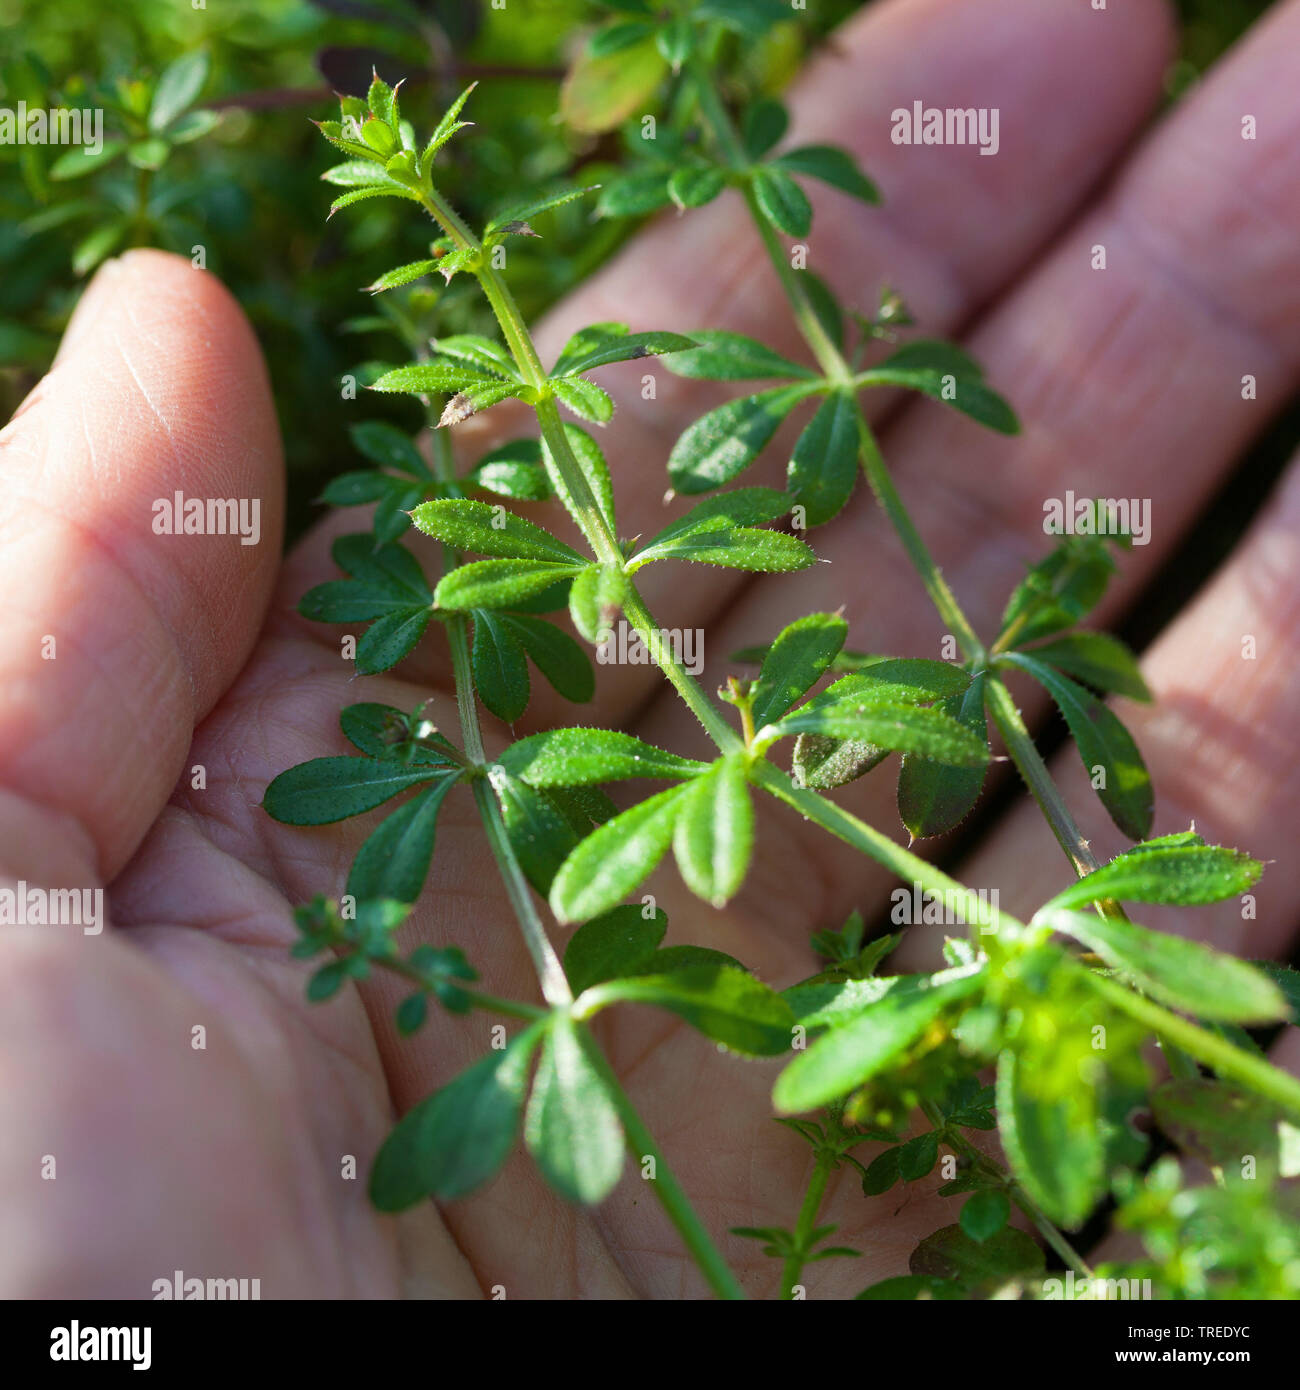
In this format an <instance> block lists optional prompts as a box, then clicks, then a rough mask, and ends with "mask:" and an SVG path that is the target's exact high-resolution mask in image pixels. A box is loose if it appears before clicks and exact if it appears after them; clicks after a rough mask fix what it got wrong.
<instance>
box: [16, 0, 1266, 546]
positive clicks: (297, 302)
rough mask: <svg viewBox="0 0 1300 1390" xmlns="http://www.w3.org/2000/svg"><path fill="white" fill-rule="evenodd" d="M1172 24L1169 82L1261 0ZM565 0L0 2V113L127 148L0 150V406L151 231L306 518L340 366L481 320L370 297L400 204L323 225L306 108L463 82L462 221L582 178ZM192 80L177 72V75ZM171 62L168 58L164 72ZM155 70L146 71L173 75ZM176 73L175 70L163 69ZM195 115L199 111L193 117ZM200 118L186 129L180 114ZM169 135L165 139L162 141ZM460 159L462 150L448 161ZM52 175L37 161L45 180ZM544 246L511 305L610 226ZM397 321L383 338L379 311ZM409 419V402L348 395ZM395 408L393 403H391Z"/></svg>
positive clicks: (1221, 5) (750, 77) (552, 285)
mask: <svg viewBox="0 0 1300 1390" xmlns="http://www.w3.org/2000/svg"><path fill="white" fill-rule="evenodd" d="M1181 5H1182V9H1183V11H1184V14H1185V15H1186V18H1187V22H1188V29H1187V32H1186V41H1185V45H1184V52H1183V58H1182V60H1181V61H1180V64H1179V66H1178V67H1177V68H1176V70H1175V71H1174V72H1173V73H1172V74H1171V90H1175V89H1177V90H1181V89H1183V88H1185V87H1186V85H1187V84H1188V82H1189V81H1190V80H1191V79H1192V78H1193V76H1194V74H1195V72H1196V71H1197V70H1199V69H1200V68H1201V67H1203V66H1204V65H1205V64H1207V63H1208V62H1209V61H1211V60H1212V59H1213V57H1214V56H1215V54H1216V53H1217V52H1218V51H1219V50H1220V49H1221V48H1222V47H1223V46H1225V45H1226V44H1227V43H1228V42H1230V41H1231V39H1232V38H1233V37H1234V36H1235V35H1236V33H1237V32H1239V31H1240V30H1241V29H1242V28H1244V27H1245V26H1246V25H1247V24H1248V23H1249V22H1250V21H1251V19H1253V18H1254V17H1255V16H1256V15H1257V13H1258V12H1259V11H1260V10H1261V9H1263V8H1265V7H1266V0H1235V3H1233V2H1232V0H1181ZM857 8H859V3H858V0H822V3H820V4H818V5H816V6H810V8H809V11H808V12H807V14H808V18H810V19H811V24H809V23H807V22H806V21H805V22H802V23H801V24H799V25H795V24H791V25H786V26H780V27H779V29H778V30H777V31H776V32H775V33H774V35H773V37H772V39H771V40H769V41H765V42H764V43H762V44H754V45H745V46H743V48H741V49H738V50H737V52H736V53H735V54H734V56H733V64H732V71H733V79H734V81H736V82H737V83H738V84H739V85H743V86H744V87H746V88H749V89H751V90H753V89H758V88H765V89H769V90H771V89H777V88H779V87H781V86H782V85H784V83H785V82H786V81H788V80H789V78H790V77H791V76H792V75H793V73H794V71H795V70H796V69H797V67H798V66H799V63H800V62H801V61H802V58H803V56H804V55H803V51H802V49H803V44H804V42H805V41H806V37H807V35H808V34H809V33H810V31H811V32H812V33H814V34H816V33H824V32H826V31H827V30H829V29H830V28H831V27H833V26H834V25H835V24H836V23H838V22H840V21H841V20H842V19H843V18H845V17H846V16H847V15H848V14H850V13H851V12H852V11H853V10H855V9H857ZM592 18H593V16H592V13H591V10H590V8H589V7H588V6H587V5H586V4H585V3H584V0H511V3H510V4H509V5H508V6H507V7H506V8H505V9H494V8H492V7H491V5H490V4H489V3H487V0H221V3H220V4H215V3H214V4H212V5H210V6H207V7H205V8H200V9H195V8H193V7H192V5H187V4H178V3H174V2H173V0H135V2H134V3H132V4H131V5H129V6H104V5H103V4H101V3H98V0H60V3H59V4H58V5H45V4H40V3H37V0H0V106H4V107H8V108H16V106H17V104H18V102H19V101H26V102H27V103H28V105H29V106H31V107H36V106H45V107H51V106H70V107H84V106H87V105H99V106H102V107H104V108H105V111H106V115H105V132H104V133H105V138H106V139H109V140H111V139H113V138H114V136H119V135H120V136H125V137H126V140H127V142H128V143H129V145H130V148H129V150H127V151H125V152H120V153H119V154H118V157H117V158H116V159H114V160H112V161H110V162H107V163H105V164H104V165H103V166H102V167H99V168H96V169H90V170H88V171H86V172H85V176H84V177H76V178H67V177H58V176H57V175H59V174H61V173H66V172H67V169H66V167H65V168H64V169H63V170H60V169H58V168H57V164H58V161H59V159H60V158H61V157H62V156H65V155H66V154H67V150H66V149H63V148H60V147H58V146H40V145H24V146H19V145H0V418H2V417H7V415H8V414H9V413H10V412H11V411H12V409H13V408H14V407H15V406H16V404H17V403H18V401H19V400H20V399H21V397H22V395H23V394H25V392H26V391H27V390H28V389H29V388H30V386H31V384H32V383H33V381H34V379H35V378H36V377H37V376H38V375H39V374H40V373H41V372H42V371H43V370H44V369H45V367H46V366H47V365H48V362H49V360H50V358H51V357H52V356H53V352H54V349H55V346H56V345H57V342H58V339H59V336H60V334H61V332H62V330H63V327H64V325H65V323H66V321H67V318H68V315H69V313H70V312H71V309H72V307H73V306H74V304H75V302H76V299H77V297H78V295H79V294H80V292H81V288H82V286H83V284H84V281H85V277H86V276H87V275H88V274H89V273H90V272H91V271H92V270H93V268H94V266H95V264H97V263H98V262H99V261H100V260H101V259H103V257H104V256H106V255H110V254H114V253H115V252H118V251H120V250H122V249H124V247H126V246H128V245H132V244H136V245H143V244H149V245H161V246H165V247H167V248H168V249H171V250H175V251H177V252H179V253H181V254H184V255H186V256H193V255H195V254H196V252H195V248H197V247H202V255H203V257H204V262H205V263H206V265H207V267H208V268H209V269H210V270H212V271H214V272H215V273H216V274H217V275H219V276H221V278H222V279H223V280H224V281H225V282H226V283H227V284H228V285H229V286H230V287H231V289H232V290H233V291H234V293H235V294H236V296H237V297H238V298H239V300H240V301H241V303H242V304H243V305H244V307H245V309H246V310H247V312H248V314H249V315H250V317H251V319H252V320H253V323H254V326H255V328H256V330H257V333H258V336H259V339H260V340H261V343H262V345H263V348H264V350H265V352H266V355H267V360H268V362H269V365H270V371H271V377H272V382H273V386H274V390H275V398H276V403H277V409H278V411H279V415H280V420H281V425H282V428H283V433H284V438H285V442H286V452H287V456H288V461H289V466H290V469H291V476H292V477H293V480H294V481H293V483H292V486H291V489H290V492H291V507H292V511H291V522H290V525H291V531H297V530H298V529H300V528H301V526H302V525H303V524H305V522H306V520H307V519H308V518H309V516H310V514H311V499H312V498H313V497H314V496H315V495H316V494H317V492H318V491H319V487H320V485H321V483H322V482H323V481H324V480H325V479H326V478H328V477H330V476H333V475H335V474H337V473H339V472H341V471H343V470H344V469H346V468H348V467H353V466H355V463H356V460H355V459H354V458H353V457H352V456H351V451H350V448H349V446H347V445H346V444H344V443H341V441H343V440H345V439H346V428H347V426H348V425H350V424H353V423H355V422H356V419H357V407H356V404H355V402H351V401H349V400H347V399H345V398H344V393H343V391H342V389H341V385H340V383H341V380H342V378H343V376H344V375H345V374H347V373H357V372H358V368H359V367H360V368H362V370H361V371H360V372H359V373H358V375H359V377H360V379H361V380H362V381H364V380H366V375H365V370H364V366H363V364H366V363H373V362H380V363H382V362H389V361H400V360H406V358H407V357H408V355H409V348H410V345H411V343H412V342H413V341H414V340H416V339H418V338H419V337H420V336H427V335H428V333H429V332H430V331H432V328H433V325H434V323H435V322H436V323H437V326H438V330H439V331H440V332H447V331H449V330H450V331H476V330H479V331H481V330H482V329H483V328H484V327H486V326H487V325H486V324H485V323H484V322H483V321H482V319H481V314H482V309H481V306H480V305H479V304H478V302H477V300H476V298H475V297H474V296H473V295H472V293H470V290H469V288H468V287H466V286H465V285H463V284H459V283H456V282H453V284H452V286H451V287H450V288H448V289H447V290H445V291H444V292H443V293H442V295H441V296H439V294H438V291H437V290H436V289H435V288H432V287H431V286H430V285H429V284H428V282H421V283H420V284H418V285H416V286H412V287H410V288H409V289H407V290H404V291H401V292H399V293H396V294H393V295H391V296H387V295H386V296H380V297H378V298H375V299H372V298H371V297H370V296H369V295H368V294H366V293H364V292H363V290H362V289H361V287H360V285H359V283H358V281H359V280H361V279H362V278H363V277H361V276H359V275H358V273H357V267H358V266H361V267H366V266H370V265H373V266H374V268H375V269H376V270H379V269H382V268H383V267H386V266H389V265H392V264H394V263H396V262H398V261H403V260H414V259H418V258H420V257H421V256H424V255H427V237H426V236H425V234H424V230H423V229H422V228H421V227H420V225H419V223H418V221H416V220H415V219H412V218H411V217H410V216H409V215H408V214H407V212H406V210H405V209H403V208H400V207H395V208H393V209H392V210H391V211H390V210H389V209H388V208H387V207H377V208H376V210H375V211H374V212H373V213H372V214H371V215H370V216H368V217H366V218H361V219H353V220H350V221H349V220H348V219H343V218H338V219H335V220H334V221H332V222H330V223H329V224H328V225H327V224H326V223H325V209H326V207H327V206H328V201H329V197H330V190H329V189H328V188H327V187H326V186H324V185H322V184H321V183H320V182H319V176H320V173H321V171H322V170H323V169H324V168H326V167H327V166H328V164H329V156H328V154H327V153H326V152H325V151H324V147H323V144H322V142H321V141H320V139H319V138H318V136H317V135H316V132H315V130H314V129H313V127H312V126H311V124H310V123H309V121H310V118H316V119H320V118H323V117H326V116H328V115H330V114H331V108H332V107H333V101H332V98H331V89H335V90H345V91H347V90H350V91H353V92H356V91H359V90H360V89H361V88H362V86H363V85H364V83H365V82H366V81H367V80H368V78H369V75H370V65H371V63H372V62H373V63H374V64H375V65H376V66H377V67H378V68H379V70H380V72H381V74H382V75H383V76H385V77H387V78H389V79H397V78H400V77H405V78H406V79H407V81H406V85H405V86H404V87H403V95H402V100H403V109H404V111H405V112H407V114H408V115H409V117H410V119H412V121H413V122H414V123H415V124H416V125H417V127H419V126H424V125H427V124H428V123H429V120H430V118H431V117H432V116H433V115H434V113H436V112H438V111H441V110H442V109H443V108H445V106H446V105H447V104H448V103H449V102H450V100H451V99H452V98H453V97H454V96H455V95H456V94H457V92H458V91H460V90H461V89H462V88H463V87H464V86H465V85H467V83H468V81H470V80H474V79H475V78H477V79H479V80H480V81H481V86H480V88H479V90H478V92H476V94H475V98H474V112H473V115H474V119H475V121H476V122H477V123H478V126H479V129H478V131H477V132H476V136H475V139H474V140H473V141H472V142H466V143H465V144H463V145H460V146H458V147H456V148H455V149H454V150H453V151H451V152H450V153H449V157H448V159H447V161H446V166H445V169H444V171H443V175H442V177H443V181H444V183H445V185H446V191H447V193H448V194H449V195H450V197H451V198H452V200H453V201H454V202H455V203H456V204H457V205H458V206H460V208H461V209H462V211H463V212H464V213H465V214H466V215H467V216H468V217H469V218H470V220H471V222H474V221H480V222H481V221H482V220H483V219H485V218H486V217H487V216H488V215H490V214H491V212H492V211H494V210H496V209H498V208H499V207H500V206H501V205H503V204H505V203H508V202H512V201H517V200H518V199H519V197H520V196H527V195H528V194H529V193H531V192H533V191H535V190H538V189H544V188H546V187H547V186H548V185H552V184H555V183H562V182H565V181H572V180H576V179H579V178H580V179H582V180H583V181H585V182H593V181H598V180H599V178H600V177H601V175H602V171H603V172H608V166H607V165H605V164H603V162H604V161H608V160H610V159H616V158H618V157H619V145H618V142H617V140H615V139H613V138H611V137H600V138H593V137H584V136H581V135H577V134H574V133H573V132H572V131H568V130H566V129H565V128H564V127H563V126H561V125H560V124H559V123H558V122H557V121H556V120H555V111H556V107H557V101H558V90H559V79H560V77H561V75H562V72H563V70H564V68H565V66H566V64H567V63H568V62H569V61H570V60H571V59H572V57H573V55H574V53H575V51H576V48H577V46H578V45H579V43H580V41H581V38H582V35H583V34H584V32H585V31H586V27H588V26H589V25H590V23H591V21H592ZM199 52H201V53H202V54H204V55H206V57H207V59H208V60H209V61H208V64H207V67H206V70H205V71H204V72H203V73H202V86H201V90H200V91H199V92H198V94H197V96H196V98H195V101H194V106H195V108H196V110H195V112H194V113H192V114H191V116H189V117H187V118H185V119H186V120H187V121H188V122H191V125H187V126H184V127H178V126H173V127H172V128H171V129H170V130H169V131H167V132H163V134H164V136H166V137H167V138H166V139H164V140H163V141H162V142H161V143H160V142H159V140H158V139H157V138H155V137H156V136H157V134H158V132H155V131H154V130H153V129H152V128H151V127H150V126H149V111H150V103H151V102H153V101H154V100H155V99H154V97H153V89H154V85H155V83H156V82H157V81H158V79H159V76H160V74H162V73H164V72H166V71H168V69H169V66H171V65H174V64H175V63H176V61H177V60H178V59H182V58H185V57H186V56H187V55H188V56H189V57H191V58H192V57H193V55H195V54H196V53H199ZM191 75H193V74H191ZM182 77H183V74H182ZM175 79H176V73H175V70H174V69H173V71H172V73H170V74H169V77H168V78H167V79H166V80H167V81H168V82H174V81H175ZM181 85H182V86H183V85H184V83H183V81H182V83H181ZM206 111H214V112H218V113H220V120H219V121H218V122H217V123H216V124H215V126H213V128H212V129H207V126H208V125H209V124H210V123H211V118H210V117H208V116H206V115H204V114H203V113H204V112H206ZM198 126H202V128H201V129H200V128H197V127H198ZM178 130H180V131H182V132H183V137H193V138H192V139H191V140H190V142H189V143H172V140H171V137H174V136H176V135H177V132H178ZM469 161H472V163H471V162H469ZM52 175H55V176H53V177H52ZM548 232H549V234H548V236H547V239H546V241H545V243H542V244H538V243H534V244H532V245H527V246H522V247H521V248H520V249H519V250H518V251H517V252H516V251H514V250H513V249H512V254H511V283H512V285H513V286H514V288H515V291H516V294H517V297H518V298H519V300H520V303H521V307H522V308H523V309H524V312H525V313H526V314H527V315H529V316H530V317H531V316H535V315H536V314H538V313H539V312H541V311H542V310H544V309H545V308H546V306H547V305H549V304H550V303H552V302H553V301H554V300H555V299H557V298H558V297H559V296H561V295H562V294H563V293H564V292H565V291H566V290H567V289H568V288H569V287H570V286H572V285H573V284H575V283H576V282H577V281H579V280H581V279H583V278H584V277H585V276H587V275H588V274H590V273H591V271H592V270H593V269H594V268H595V267H596V266H597V265H599V264H600V263H601V262H602V261H603V260H605V259H606V258H607V257H608V256H609V255H610V254H612V252H613V251H614V250H615V249H616V248H617V246H618V243H619V241H620V240H621V238H622V237H623V236H624V235H625V231H624V230H623V224H620V223H618V222H615V221H611V222H593V221H592V220H591V217H590V210H589V209H588V208H587V207H585V206H584V205H583V204H581V203H578V204H574V205H572V206H570V207H566V208H562V209H560V210H559V211H558V212H557V213H555V214H554V215H553V217H552V219H551V226H550V228H549V229H548ZM395 325H396V326H397V328H398V330H399V333H398V337H397V338H395V337H394V335H393V331H392V330H393V328H394V326H395ZM385 412H388V413H389V414H390V416H391V418H394V419H395V420H398V421H400V422H403V423H406V424H408V425H410V426H411V427H414V426H415V424H416V417H415V415H414V413H413V410H412V407H411V406H410V405H409V403H401V402H393V401H391V400H388V401H380V400H378V399H373V400H368V401H367V414H368V415H370V416H374V415H376V414H378V415H382V414H384V413H385ZM403 412H407V413H405V414H404V413H403Z"/></svg>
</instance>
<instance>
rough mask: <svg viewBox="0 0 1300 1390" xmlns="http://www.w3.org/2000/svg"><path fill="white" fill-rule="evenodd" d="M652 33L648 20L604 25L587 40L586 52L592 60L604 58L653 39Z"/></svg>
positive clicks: (651, 25) (632, 20) (652, 29)
mask: <svg viewBox="0 0 1300 1390" xmlns="http://www.w3.org/2000/svg"><path fill="white" fill-rule="evenodd" d="M654 33H655V26H654V25H653V24H652V23H650V22H649V21H648V20H637V19H631V20H623V21H619V22H616V23H614V24H606V25H604V26H603V27H602V28H600V29H597V30H596V32H595V33H594V34H593V35H592V36H591V38H590V39H588V40H587V52H588V53H589V54H590V55H591V56H592V57H593V58H606V57H608V56H609V55H610V54H611V53H618V52H620V51H621V50H622V49H624V48H630V47H631V46H632V45H633V44H635V43H640V42H641V41H642V40H643V39H648V38H651V37H653V35H654Z"/></svg>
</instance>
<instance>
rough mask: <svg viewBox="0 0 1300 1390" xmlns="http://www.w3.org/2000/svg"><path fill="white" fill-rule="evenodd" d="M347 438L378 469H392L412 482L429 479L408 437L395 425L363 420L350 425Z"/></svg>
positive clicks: (426, 467)
mask: <svg viewBox="0 0 1300 1390" xmlns="http://www.w3.org/2000/svg"><path fill="white" fill-rule="evenodd" d="M348 437H349V438H350V439H351V440H352V443H353V444H354V445H355V446H356V447H357V449H358V450H359V452H361V453H362V454H364V455H365V456H366V458H368V459H370V460H371V461H372V462H373V463H377V464H379V466H380V467H381V468H392V469H394V470H395V471H396V472H398V473H405V474H406V475H407V476H408V477H412V478H420V479H431V478H432V474H431V473H430V472H429V467H428V465H427V464H426V463H425V461H424V459H423V458H422V457H421V456H420V451H419V450H418V449H417V448H416V447H415V445H414V443H413V442H412V440H411V437H410V435H408V434H407V433H406V432H405V431H404V430H399V429H398V428H397V427H396V426H395V425H390V424H388V423H387V422H386V421H383V420H366V421H364V422H363V423H361V424H359V425H353V426H352V427H351V428H350V429H349V430H348Z"/></svg>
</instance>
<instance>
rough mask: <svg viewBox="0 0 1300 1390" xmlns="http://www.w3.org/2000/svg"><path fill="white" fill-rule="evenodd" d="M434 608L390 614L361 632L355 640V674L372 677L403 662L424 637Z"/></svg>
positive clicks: (424, 607)
mask: <svg viewBox="0 0 1300 1390" xmlns="http://www.w3.org/2000/svg"><path fill="white" fill-rule="evenodd" d="M432 617H433V610H432V608H430V607H429V606H428V605H425V606H423V607H420V608H408V609H406V610H405V611H403V612H400V613H389V614H387V615H386V616H384V617H382V618H380V619H379V620H378V621H377V622H373V623H371V625H370V626H369V627H368V628H367V629H366V630H365V632H363V633H362V634H361V640H360V641H359V642H358V643H357V674H358V675H359V676H374V675H378V674H379V673H380V672H381V671H388V670H391V669H392V667H394V666H396V665H397V663H398V662H399V661H404V660H405V659H406V657H408V656H409V655H410V654H411V652H412V651H413V650H414V649H415V645H416V643H417V642H419V640H420V638H421V637H423V636H424V633H425V629H426V628H427V627H428V626H429V620H430V619H431V618H432Z"/></svg>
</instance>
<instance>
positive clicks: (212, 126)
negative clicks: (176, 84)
mask: <svg viewBox="0 0 1300 1390" xmlns="http://www.w3.org/2000/svg"><path fill="white" fill-rule="evenodd" d="M220 124H221V112H220V111H189V112H187V113H186V114H185V115H183V116H181V117H180V118H179V119H177V120H176V121H174V122H173V123H172V124H171V125H170V126H169V127H168V128H167V140H168V143H169V144H171V145H188V144H190V143H191V141H194V140H201V139H202V138H203V137H204V136H205V135H207V134H209V133H210V132H211V131H214V130H216V128H217V127H218V126H219V125H220Z"/></svg>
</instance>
